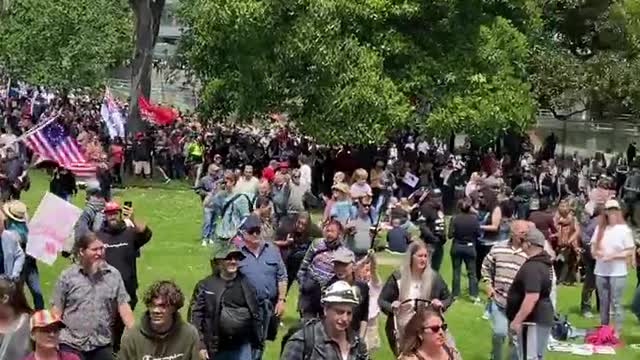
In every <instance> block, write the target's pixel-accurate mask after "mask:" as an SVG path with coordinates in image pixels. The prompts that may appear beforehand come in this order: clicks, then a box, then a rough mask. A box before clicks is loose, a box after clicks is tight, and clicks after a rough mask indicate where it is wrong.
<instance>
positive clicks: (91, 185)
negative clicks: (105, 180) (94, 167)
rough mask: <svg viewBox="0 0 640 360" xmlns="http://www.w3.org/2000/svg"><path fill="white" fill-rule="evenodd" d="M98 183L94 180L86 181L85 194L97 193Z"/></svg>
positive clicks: (98, 190)
mask: <svg viewBox="0 0 640 360" xmlns="http://www.w3.org/2000/svg"><path fill="white" fill-rule="evenodd" d="M100 190H101V189H100V183H99V182H98V181H96V180H89V181H87V188H86V191H87V194H97V193H99V192H100Z"/></svg>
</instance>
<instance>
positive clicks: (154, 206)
mask: <svg viewBox="0 0 640 360" xmlns="http://www.w3.org/2000/svg"><path fill="white" fill-rule="evenodd" d="M32 180H33V186H32V189H31V190H30V191H29V192H27V193H25V194H24V196H23V200H24V201H25V202H26V204H27V206H28V208H29V213H30V214H33V213H34V211H35V209H36V207H37V205H38V203H39V201H40V198H41V197H42V195H43V194H44V192H45V190H46V189H48V178H47V177H46V175H44V174H43V173H35V172H34V173H33V175H32ZM115 197H116V198H117V200H119V201H120V202H122V201H125V200H128V201H132V202H133V207H134V208H135V212H136V216H138V217H139V218H140V219H143V220H144V221H146V222H147V224H148V225H149V226H150V227H151V229H152V230H153V233H154V236H153V239H152V241H151V242H150V243H149V244H147V246H145V247H144V250H143V252H142V256H141V258H140V259H139V260H138V276H139V281H140V293H139V297H142V296H141V293H142V291H143V290H144V289H145V288H146V287H147V286H148V285H149V284H150V283H151V282H152V281H154V280H158V279H173V280H175V281H176V282H177V283H178V284H179V285H180V286H181V287H182V290H183V291H184V293H185V296H186V297H187V298H189V297H190V296H191V292H192V291H193V287H194V285H195V283H196V282H197V281H198V280H200V279H201V278H203V277H204V276H206V275H207V274H208V273H209V271H210V269H209V265H208V259H209V251H210V250H209V249H208V248H203V247H201V246H200V239H199V234H200V214H201V208H200V201H199V199H198V197H197V196H196V195H195V194H194V193H193V192H192V191H191V190H189V189H188V188H187V187H186V186H185V187H181V186H180V185H178V184H173V183H171V184H168V185H165V186H162V188H161V189H160V188H155V189H152V188H141V187H136V188H130V189H126V190H122V191H119V192H116V194H115ZM74 203H75V204H76V205H78V206H82V205H83V203H84V192H82V194H81V195H79V196H77V197H76V198H75V199H74ZM383 256H385V257H390V256H389V255H383ZM394 260H395V259H391V258H390V259H384V261H383V262H384V263H387V264H393V263H394ZM68 263H69V261H68V260H66V259H63V258H60V259H59V260H58V261H57V262H56V263H55V265H54V266H51V267H50V266H47V265H44V264H41V265H40V270H41V274H42V279H41V281H42V287H43V289H44V293H45V299H47V300H48V294H50V293H51V290H52V288H53V285H54V283H55V279H56V277H57V275H58V274H59V273H60V271H61V270H62V269H63V268H64V267H66V266H67V265H68ZM395 267H396V266H394V265H383V266H381V269H380V272H381V276H382V278H383V279H386V277H387V276H388V275H389V274H390V273H391V272H392V271H393V270H394V268H395ZM442 275H443V277H444V278H445V280H446V281H447V282H448V283H449V284H450V282H451V262H450V258H449V257H448V256H445V261H444V264H443V268H442ZM635 281H636V280H635V274H633V275H632V276H630V277H629V281H628V286H627V288H626V291H625V305H628V304H629V303H630V302H631V298H632V295H633V290H634V287H635ZM462 283H463V294H464V293H465V292H466V288H465V287H466V280H465V279H464V278H463V279H462ZM28 297H29V296H28ZM296 298H297V291H296V289H293V290H292V291H291V292H290V295H289V298H288V301H287V311H286V314H285V318H284V322H285V324H291V323H292V322H294V321H295V320H296V317H297V316H296V312H295V306H296V302H297V299H296ZM558 299H559V307H560V309H559V310H560V312H561V313H563V314H569V318H570V321H571V323H572V324H573V325H574V326H577V327H591V326H595V325H597V323H598V320H597V319H592V320H586V319H583V318H581V317H580V316H579V303H580V287H561V288H560V289H559V295H558ZM143 310H144V306H142V305H139V306H138V308H137V309H136V314H137V315H140V314H141V313H142V311H143ZM183 312H184V313H186V308H185V309H183ZM482 312H483V308H482V307H481V306H478V305H473V304H471V303H470V302H469V300H468V299H467V298H464V297H463V298H462V299H459V300H457V301H456V302H455V303H454V304H453V305H452V307H451V309H449V311H448V312H447V314H446V317H447V322H448V324H449V327H450V329H451V333H452V334H453V336H454V338H455V340H456V343H457V346H458V349H459V350H460V351H461V353H462V355H463V357H464V359H466V360H469V359H478V360H480V359H487V358H488V354H489V351H490V347H491V330H490V326H489V323H488V321H486V320H483V319H482V318H481V316H482ZM379 321H380V326H379V330H380V336H381V340H382V343H383V344H384V345H385V346H384V347H383V348H382V349H381V350H379V351H378V352H376V353H374V354H373V358H374V359H392V358H393V355H392V354H391V352H390V351H389V349H388V347H387V346H386V343H387V341H386V337H385V336H384V333H383V329H384V318H383V317H381V318H380V320H379ZM284 332H285V331H284V328H282V329H281V331H280V335H282V334H283V333H284ZM623 339H624V342H625V344H636V343H640V325H639V324H638V321H637V319H635V317H633V315H632V314H631V313H630V312H629V311H628V310H627V311H625V324H624V332H623ZM279 352H280V340H279V339H278V340H276V341H275V342H273V343H268V344H267V350H266V355H265V357H264V358H265V359H277V358H278V356H279ZM617 352H618V353H617V355H616V356H609V357H608V358H611V359H628V360H632V359H634V360H635V359H640V351H637V350H636V351H634V350H631V349H630V348H629V347H625V348H620V349H618V351H617ZM595 357H596V358H605V356H595ZM546 358H548V359H573V358H576V359H577V358H579V357H578V356H572V355H567V354H561V353H548V356H547V357H546Z"/></svg>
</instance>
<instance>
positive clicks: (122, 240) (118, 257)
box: [97, 224, 153, 306]
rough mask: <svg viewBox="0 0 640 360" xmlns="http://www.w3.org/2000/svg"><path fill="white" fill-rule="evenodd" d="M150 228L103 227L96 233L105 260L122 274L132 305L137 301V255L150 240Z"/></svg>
mask: <svg viewBox="0 0 640 360" xmlns="http://www.w3.org/2000/svg"><path fill="white" fill-rule="evenodd" d="M152 235H153V234H152V232H151V230H150V229H149V228H148V227H146V228H145V229H144V231H143V232H141V233H138V232H136V229H135V228H132V227H125V226H124V224H123V228H120V229H114V230H110V229H107V228H104V227H103V229H102V230H101V231H100V232H99V233H98V234H97V236H98V238H99V239H100V240H102V242H103V243H104V247H105V260H106V261H107V263H108V264H109V265H111V266H113V267H114V268H116V269H118V271H119V272H120V275H122V281H123V282H124V287H125V288H126V289H127V293H128V294H129V297H131V303H132V304H133V306H135V304H136V303H137V300H138V299H137V296H136V290H137V289H138V269H137V264H136V263H137V257H138V254H140V248H142V247H143V246H144V245H145V244H146V243H148V242H149V240H151V236H152Z"/></svg>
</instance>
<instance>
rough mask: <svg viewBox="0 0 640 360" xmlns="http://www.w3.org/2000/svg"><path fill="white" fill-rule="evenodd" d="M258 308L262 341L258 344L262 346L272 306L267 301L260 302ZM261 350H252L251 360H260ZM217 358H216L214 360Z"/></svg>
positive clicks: (271, 313)
mask: <svg viewBox="0 0 640 360" xmlns="http://www.w3.org/2000/svg"><path fill="white" fill-rule="evenodd" d="M258 306H259V307H260V309H259V310H260V321H261V322H262V339H260V342H261V343H262V344H263V345H264V342H265V337H266V336H267V330H268V329H269V322H270V320H271V316H272V315H273V304H272V303H271V301H269V300H264V301H261V302H260V304H259V305H258ZM262 351H263V349H262V348H258V349H252V351H251V352H252V354H253V355H252V357H253V360H260V359H262ZM217 359H218V358H217V357H216V360H217Z"/></svg>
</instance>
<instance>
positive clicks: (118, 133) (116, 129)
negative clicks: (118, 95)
mask: <svg viewBox="0 0 640 360" xmlns="http://www.w3.org/2000/svg"><path fill="white" fill-rule="evenodd" d="M100 115H102V121H104V123H105V124H106V125H107V129H108V130H109V137H110V138H112V139H114V138H116V137H120V138H122V139H124V119H123V118H122V112H121V111H120V107H119V106H118V104H116V102H115V101H114V100H113V97H112V96H111V91H109V88H107V89H106V90H105V92H104V100H103V101H102V107H101V108H100Z"/></svg>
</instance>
